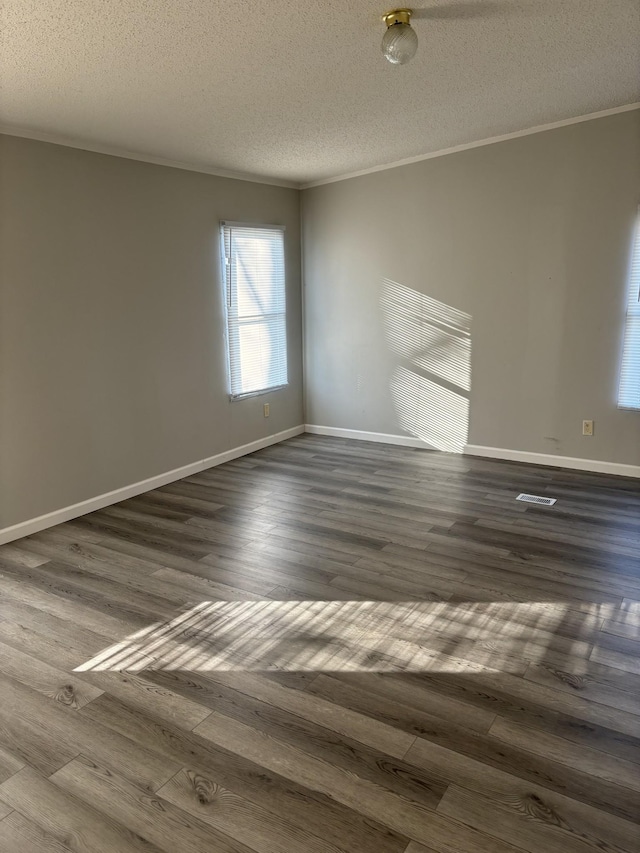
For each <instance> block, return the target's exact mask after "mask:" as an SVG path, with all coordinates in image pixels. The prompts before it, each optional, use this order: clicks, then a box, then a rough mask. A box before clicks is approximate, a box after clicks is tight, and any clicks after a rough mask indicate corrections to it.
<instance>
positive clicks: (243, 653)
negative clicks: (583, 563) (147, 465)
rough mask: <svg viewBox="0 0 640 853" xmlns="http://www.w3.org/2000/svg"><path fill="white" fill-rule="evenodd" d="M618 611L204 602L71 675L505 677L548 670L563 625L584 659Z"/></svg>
mask: <svg viewBox="0 0 640 853" xmlns="http://www.w3.org/2000/svg"><path fill="white" fill-rule="evenodd" d="M574 606H575V605H574ZM613 610H614V606H613V605H611V604H604V603H593V604H584V605H581V607H580V612H577V611H576V610H572V609H571V606H570V605H569V604H564V603H562V602H544V601H543V602H518V603H513V602H502V601H500V602H460V603H449V602H433V601H405V602H384V601H272V600H262V601H203V602H201V603H200V604H197V605H196V606H195V607H192V608H190V609H188V610H186V611H185V612H183V613H180V614H179V615H177V616H176V617H175V618H173V619H170V620H168V621H166V622H163V623H156V624H154V625H151V626H150V627H148V628H144V629H142V630H141V631H138V632H136V633H134V634H131V635H130V636H129V637H127V638H126V639H125V640H123V641H122V642H120V643H116V644H114V645H112V646H110V647H109V648H107V649H105V650H104V651H102V652H100V653H99V654H98V655H96V656H95V657H93V658H91V660H89V661H87V662H86V663H84V664H82V665H81V666H79V667H77V668H76V670H75V671H76V672H84V671H88V670H100V671H121V670H133V671H135V670H137V671H139V670H144V669H183V670H192V671H202V672H206V671H214V670H220V671H225V670H226V671H232V670H251V671H270V670H271V671H283V672H287V671H296V672H298V671H313V672H316V671H341V672H425V671H436V672H465V671H473V672H478V671H484V670H490V671H502V670H508V669H509V667H510V665H513V662H514V661H516V660H522V658H523V657H524V658H526V659H527V660H528V661H531V662H534V663H535V662H543V661H544V659H545V654H546V652H547V649H548V645H549V643H550V642H551V641H552V640H553V639H554V635H555V633H557V632H558V630H559V629H560V628H562V626H565V627H567V628H568V629H569V630H568V632H567V639H566V642H567V643H570V644H571V646H572V653H574V654H577V655H578V656H580V657H584V658H585V660H586V659H587V658H588V655H589V652H590V649H591V643H592V642H593V639H594V637H595V636H596V634H597V632H598V630H599V628H600V625H601V623H602V620H603V619H606V618H608V617H610V616H611V615H613ZM574 632H575V638H574V639H570V638H569V636H570V635H571V634H573V633H574Z"/></svg>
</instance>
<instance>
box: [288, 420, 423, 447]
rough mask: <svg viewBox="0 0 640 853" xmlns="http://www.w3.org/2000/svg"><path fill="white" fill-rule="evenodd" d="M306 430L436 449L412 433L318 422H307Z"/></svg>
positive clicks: (403, 445) (338, 436)
mask: <svg viewBox="0 0 640 853" xmlns="http://www.w3.org/2000/svg"><path fill="white" fill-rule="evenodd" d="M304 431H305V432H310V433H312V434H313V435H333V436H335V437H336V438H353V439H355V440H356V441H377V442H378V443H379V444H397V445H399V446H400V447H422V448H424V449H425V450H435V448H434V447H433V446H432V445H431V444H427V442H426V441H422V439H420V438H415V437H414V436H412V435H392V434H391V433H387V432H363V431H362V430H359V429H341V428H340V427H329V426H318V425H317V424H305V425H304Z"/></svg>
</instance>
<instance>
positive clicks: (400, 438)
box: [304, 424, 640, 478]
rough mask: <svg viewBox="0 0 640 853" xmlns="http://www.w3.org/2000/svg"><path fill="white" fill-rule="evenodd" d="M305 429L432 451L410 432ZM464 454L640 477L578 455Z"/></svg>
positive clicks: (634, 468) (639, 468) (638, 468)
mask: <svg viewBox="0 0 640 853" xmlns="http://www.w3.org/2000/svg"><path fill="white" fill-rule="evenodd" d="M304 428H305V432H310V433H313V434H314V435H333V436H336V437H338V438H353V439H356V440H357V441H377V442H379V443H381V444H397V445H398V446H399V447H422V448H425V449H426V450H435V449H436V448H434V447H433V446H432V445H429V444H427V443H426V442H425V441H421V440H420V439H419V438H415V437H414V436H411V435H391V434H389V433H385V432H363V431H362V430H358V429H341V428H340V427H328V426H318V425H316V424H305V427H304ZM464 453H465V454H466V455H468V456H484V457H486V458H488V459H506V460H508V461H511V462H528V463H529V464H531V465H550V466H551V467H553V468H571V469H573V470H576V471H591V472H593V473H596V474H615V475H617V476H620V477H638V478H640V465H625V464H624V463H622V462H604V461H600V460H597V459H582V458H580V457H578V456H554V455H553V454H550V453H532V452H530V451H527V450H506V449H504V448H502V447H482V446H480V445H478V444H467V445H466V446H465V449H464Z"/></svg>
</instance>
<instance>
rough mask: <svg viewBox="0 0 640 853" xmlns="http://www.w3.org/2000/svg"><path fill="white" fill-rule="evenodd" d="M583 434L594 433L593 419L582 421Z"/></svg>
mask: <svg viewBox="0 0 640 853" xmlns="http://www.w3.org/2000/svg"><path fill="white" fill-rule="evenodd" d="M582 434H583V435H593V421H582Z"/></svg>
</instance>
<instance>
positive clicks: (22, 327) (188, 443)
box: [0, 136, 302, 528]
mask: <svg viewBox="0 0 640 853" xmlns="http://www.w3.org/2000/svg"><path fill="white" fill-rule="evenodd" d="M0 146H1V147H0V164H1V173H0V178H1V195H0V312H1V314H0V336H1V337H0V448H1V451H0V452H1V456H0V483H1V487H0V528H2V527H5V526H9V525H11V524H14V523H17V522H20V521H23V520H27V519H30V518H33V517H36V516H38V515H41V514H43V513H47V512H50V511H53V510H56V509H59V508H62V507H65V506H68V505H70V504H74V503H76V502H79V501H83V500H85V499H88V498H92V497H95V496H96V495H99V494H102V493H104V492H108V491H110V490H112V489H117V488H119V487H122V486H125V485H128V484H130V483H133V482H136V481H139V480H142V479H145V478H147V477H151V476H154V475H156V474H160V473H163V472H165V471H168V470H171V469H173V468H177V467H179V466H182V465H186V464H188V463H190V462H194V461H196V460H199V459H203V458H206V457H208V456H212V455H214V454H216V453H220V452H222V451H224V450H228V449H231V448H233V447H237V446H239V445H242V444H245V443H247V442H250V441H253V440H255V439H258V438H261V437H263V436H266V435H269V434H272V433H276V432H279V431H280V430H284V429H287V428H289V427H292V426H296V425H298V424H300V423H302V367H301V306H300V301H301V300H300V237H299V195H300V194H299V192H298V191H296V190H291V189H281V188H278V187H272V186H265V185H261V184H257V183H250V182H246V181H238V180H230V179H225V178H218V177H212V176H209V175H203V174H198V173H195V172H188V171H181V170H179V169H172V168H166V167H162V166H154V165H150V164H147V163H140V162H134V161H131V160H125V159H121V158H117V157H109V156H104V155H100V154H93V153H89V152H86V151H80V150H76V149H72V148H66V147H62V146H57V145H49V144H45V143H41V142H34V141H30V140H26V139H18V138H13V137H8V136H4V137H0ZM220 219H231V220H241V221H250V222H268V223H278V224H284V225H286V227H287V232H286V238H285V239H286V262H287V277H288V280H287V299H288V335H289V338H288V341H289V378H290V385H289V387H288V388H287V389H285V390H281V391H278V392H275V393H272V394H270V395H268V396H265V397H256V398H252V399H248V400H244V401H241V402H233V403H231V402H229V400H228V397H227V389H226V373H225V354H224V339H223V314H222V302H221V296H220V274H219V255H218V223H219V220H220ZM266 400H268V401H269V402H270V404H271V416H270V418H269V419H268V420H267V419H265V418H264V417H263V414H262V403H263V402H264V401H266Z"/></svg>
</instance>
